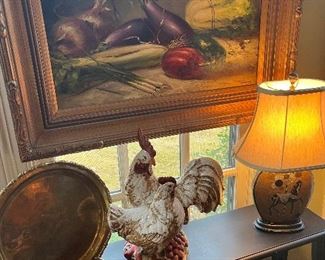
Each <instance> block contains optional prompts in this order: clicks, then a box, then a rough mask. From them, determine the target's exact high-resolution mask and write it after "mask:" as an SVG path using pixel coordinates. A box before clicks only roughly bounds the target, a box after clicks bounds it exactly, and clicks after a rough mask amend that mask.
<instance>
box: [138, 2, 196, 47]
mask: <svg viewBox="0 0 325 260" xmlns="http://www.w3.org/2000/svg"><path fill="white" fill-rule="evenodd" d="M141 2H142V8H143V10H144V12H145V14H146V16H147V17H148V20H149V22H150V25H151V26H152V28H153V29H154V31H155V42H156V43H158V44H162V45H169V44H171V43H172V41H176V42H177V41H180V42H181V43H183V45H187V43H189V42H190V41H191V38H192V36H193V34H194V32H193V29H192V28H191V26H190V25H189V24H188V23H187V22H186V21H185V20H184V19H182V18H181V17H179V16H178V15H176V14H173V13H172V12H170V11H168V10H166V9H165V8H162V7H161V6H159V5H158V4H157V3H156V2H155V1H153V0H141Z"/></svg>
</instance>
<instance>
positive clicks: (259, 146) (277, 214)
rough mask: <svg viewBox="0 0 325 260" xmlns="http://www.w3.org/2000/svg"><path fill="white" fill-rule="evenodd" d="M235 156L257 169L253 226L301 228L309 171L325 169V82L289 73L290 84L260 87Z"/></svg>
mask: <svg viewBox="0 0 325 260" xmlns="http://www.w3.org/2000/svg"><path fill="white" fill-rule="evenodd" d="M234 152H235V157H236V159H237V160H238V161H240V162H242V163H243V164H246V165H247V166H249V167H251V168H254V169H257V170H258V174H257V176H256V178H255V181H254V184H253V196H254V202H255V205H256V208H257V210H258V212H259V214H260V217H259V218H258V219H257V220H256V221H255V223H254V224H255V227H256V228H257V229H259V230H263V231H268V232H296V231H300V230H302V229H303V228H304V224H303V222H302V220H301V218H300V216H301V214H302V213H303V211H304V209H305V208H306V206H307V203H308V201H309V199H310V196H311V193H312V187H313V177H312V173H311V170H313V169H319V168H324V167H325V81H322V80H313V79H298V77H297V76H296V75H295V74H291V75H290V76H289V80H283V81H270V82H264V83H262V84H260V85H259V86H258V102H257V107H256V111H255V116H254V119H253V121H252V123H251V125H250V127H249V128H248V130H247V132H246V133H245V135H244V136H243V137H242V138H241V140H239V142H238V143H237V144H236V146H235V150H234Z"/></svg>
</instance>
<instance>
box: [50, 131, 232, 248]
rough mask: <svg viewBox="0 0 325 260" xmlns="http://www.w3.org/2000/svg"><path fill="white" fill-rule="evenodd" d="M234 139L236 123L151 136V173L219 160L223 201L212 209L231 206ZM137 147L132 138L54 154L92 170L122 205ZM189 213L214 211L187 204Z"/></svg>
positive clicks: (174, 171)
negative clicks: (153, 161) (153, 156)
mask: <svg viewBox="0 0 325 260" xmlns="http://www.w3.org/2000/svg"><path fill="white" fill-rule="evenodd" d="M235 139H236V127H233V126H232V127H222V128H215V129H209V130H203V131H198V132H193V133H189V134H182V135H173V136H168V137H162V138H157V139H151V140H150V142H151V143H152V145H153V147H154V148H155V150H156V151H157V155H156V163H157V165H156V166H155V167H154V174H155V176H157V177H160V176H173V177H176V178H177V177H179V176H180V174H181V171H182V169H183V167H184V166H185V165H186V164H187V162H188V161H190V160H192V159H195V158H198V157H202V156H207V157H211V158H214V159H215V160H217V161H218V162H219V163H220V164H221V166H222V168H223V169H224V176H225V178H224V187H225V192H224V198H223V204H222V206H219V207H218V209H217V211H216V213H222V212H225V211H228V210H231V209H233V207H234V199H233V195H234V192H233V191H234V179H235V177H234V176H235V169H234V167H235V162H234V159H233V157H232V153H231V147H232V146H233V144H234V142H235ZM139 151H140V147H139V145H138V143H137V142H134V143H129V144H124V145H119V146H115V147H107V148H102V149H97V150H92V151H88V152H80V153H75V154H69V155H64V156H59V157H56V160H64V161H69V162H75V163H78V164H82V165H84V166H86V167H88V168H90V169H92V170H94V171H95V172H96V173H97V174H98V175H99V176H100V178H101V179H102V180H103V181H104V182H105V184H106V186H107V187H108V189H109V190H110V192H111V196H112V200H113V203H116V204H117V205H118V206H121V205H126V204H125V202H126V201H125V198H124V197H123V195H122V189H123V185H121V184H123V183H124V181H125V178H126V176H127V174H128V171H129V165H130V163H131V162H132V160H133V158H134V157H135V155H136V154H137V153H138V152H139ZM189 213H190V220H194V219H199V218H204V217H206V216H209V215H212V214H216V213H214V212H212V213H209V214H203V213H200V212H199V211H198V210H197V209H196V208H195V207H191V208H190V211H189ZM120 239H121V238H120V237H119V236H118V235H117V234H116V233H113V235H112V237H111V239H110V242H111V243H112V242H114V241H117V240H120Z"/></svg>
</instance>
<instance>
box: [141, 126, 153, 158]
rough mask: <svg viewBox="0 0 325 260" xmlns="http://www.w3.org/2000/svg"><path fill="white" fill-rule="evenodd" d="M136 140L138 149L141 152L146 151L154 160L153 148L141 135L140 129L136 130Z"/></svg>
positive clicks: (145, 137)
mask: <svg viewBox="0 0 325 260" xmlns="http://www.w3.org/2000/svg"><path fill="white" fill-rule="evenodd" d="M138 140H139V145H140V147H141V148H142V149H143V150H145V151H147V152H148V153H149V154H150V156H151V157H152V158H154V157H155V156H156V151H155V149H154V148H153V146H152V144H151V143H150V142H149V139H148V137H147V136H145V135H144V134H143V132H142V130H141V128H139V130H138Z"/></svg>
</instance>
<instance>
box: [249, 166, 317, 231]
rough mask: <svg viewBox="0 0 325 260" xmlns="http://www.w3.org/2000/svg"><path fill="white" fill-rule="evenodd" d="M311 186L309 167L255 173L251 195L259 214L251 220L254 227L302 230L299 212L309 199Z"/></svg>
mask: <svg viewBox="0 0 325 260" xmlns="http://www.w3.org/2000/svg"><path fill="white" fill-rule="evenodd" d="M312 187H313V176H312V173H311V172H310V171H299V172H288V173H275V172H263V171H262V172H260V173H258V175H257V176H256V179H255V183H254V188H253V195H254V201H255V205H256V208H257V211H258V213H259V214H260V216H261V217H260V218H258V219H257V220H256V221H255V223H254V224H255V227H256V228H257V229H259V230H262V231H265V232H277V233H291V232H297V231H300V230H303V229H304V224H303V222H302V221H301V219H300V216H301V214H302V213H303V211H304V209H305V208H306V206H307V203H308V201H309V199H310V196H311V192H312Z"/></svg>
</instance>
